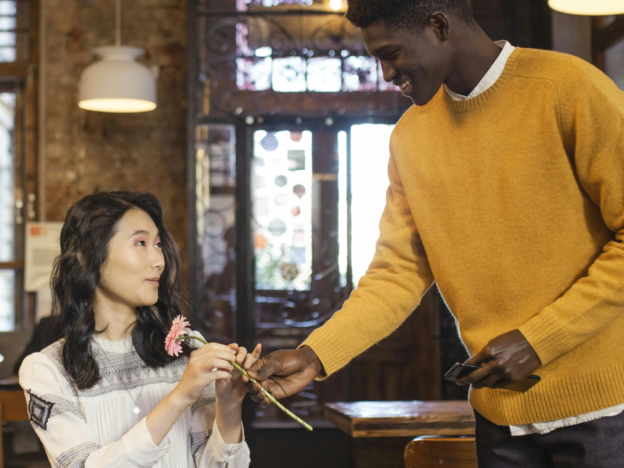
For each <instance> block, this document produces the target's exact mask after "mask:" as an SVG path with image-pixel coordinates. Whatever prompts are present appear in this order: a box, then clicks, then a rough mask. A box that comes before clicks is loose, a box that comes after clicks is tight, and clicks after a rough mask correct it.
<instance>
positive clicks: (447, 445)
mask: <svg viewBox="0 0 624 468" xmlns="http://www.w3.org/2000/svg"><path fill="white" fill-rule="evenodd" d="M434 467H435V468H441V467H443V468H477V452H476V446H475V439H474V437H435V436H423V437H418V438H416V439H414V440H413V441H411V442H410V443H409V444H408V445H407V448H406V449H405V468H434Z"/></svg>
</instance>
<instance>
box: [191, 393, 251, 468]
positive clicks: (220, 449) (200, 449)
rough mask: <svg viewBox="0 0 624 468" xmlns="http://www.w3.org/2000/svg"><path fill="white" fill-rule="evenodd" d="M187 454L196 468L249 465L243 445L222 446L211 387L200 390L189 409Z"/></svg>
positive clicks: (246, 450)
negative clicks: (189, 449) (189, 452)
mask: <svg viewBox="0 0 624 468" xmlns="http://www.w3.org/2000/svg"><path fill="white" fill-rule="evenodd" d="M191 412H192V414H193V419H192V423H191V452H192V454H193V458H194V459H195V465H196V466H197V468H247V467H248V466H249V463H250V456H249V447H248V446H247V443H246V442H245V433H244V430H243V441H242V442H240V443H238V444H226V443H225V442H224V441H223V438H222V437H221V432H219V427H218V426H217V421H216V407H215V392H214V383H211V384H210V385H209V386H208V387H206V388H205V389H204V391H203V392H202V395H201V397H200V398H199V399H198V400H197V402H196V403H194V404H193V406H192V407H191Z"/></svg>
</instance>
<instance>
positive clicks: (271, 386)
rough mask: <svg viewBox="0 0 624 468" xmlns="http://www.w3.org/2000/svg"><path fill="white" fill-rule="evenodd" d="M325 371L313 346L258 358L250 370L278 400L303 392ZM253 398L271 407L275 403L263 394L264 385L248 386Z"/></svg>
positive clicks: (251, 374)
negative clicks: (261, 387)
mask: <svg viewBox="0 0 624 468" xmlns="http://www.w3.org/2000/svg"><path fill="white" fill-rule="evenodd" d="M322 370H323V365H322V364H321V361H320V360H319V358H318V356H317V355H316V353H315V352H314V351H312V348H310V347H309V346H303V347H301V348H299V349H293V350H288V351H275V352H273V353H271V354H269V355H268V356H265V357H263V358H262V359H258V361H256V363H255V364H254V365H253V366H251V369H250V370H249V371H248V372H249V375H250V376H251V377H253V378H254V379H256V380H257V381H258V382H262V386H263V387H264V388H265V389H267V390H268V391H269V392H270V393H272V394H273V396H275V398H278V399H280V398H285V397H287V396H290V395H294V394H295V393H298V392H300V391H301V390H303V389H304V388H305V387H306V386H307V385H308V384H309V383H310V382H312V380H314V378H315V377H317V376H318V375H319V374H320V373H321V372H322ZM247 391H248V392H249V393H251V399H252V400H254V401H259V402H261V403H263V404H264V405H269V404H270V403H271V401H270V400H269V399H268V398H267V397H266V395H265V394H264V393H263V392H262V391H261V389H260V385H258V384H253V386H252V385H250V384H248V385H247Z"/></svg>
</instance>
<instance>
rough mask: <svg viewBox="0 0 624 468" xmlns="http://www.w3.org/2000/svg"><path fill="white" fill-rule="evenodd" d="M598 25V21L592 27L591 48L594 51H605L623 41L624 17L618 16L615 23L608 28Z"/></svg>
mask: <svg viewBox="0 0 624 468" xmlns="http://www.w3.org/2000/svg"><path fill="white" fill-rule="evenodd" d="M600 19H602V18H600ZM597 23H598V24H597ZM599 23H600V22H599V21H594V23H593V25H592V26H593V28H592V29H593V31H592V47H593V48H594V51H605V50H607V49H608V48H609V47H611V46H612V45H614V44H616V43H618V42H619V41H621V40H622V39H624V15H618V16H617V17H616V18H615V21H614V22H613V23H611V24H609V25H608V26H604V27H600V26H599Z"/></svg>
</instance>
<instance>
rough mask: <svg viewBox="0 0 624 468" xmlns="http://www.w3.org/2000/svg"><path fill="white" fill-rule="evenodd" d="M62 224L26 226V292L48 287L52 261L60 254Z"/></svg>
mask: <svg viewBox="0 0 624 468" xmlns="http://www.w3.org/2000/svg"><path fill="white" fill-rule="evenodd" d="M62 228H63V223H28V224H27V225H26V262H25V276H26V277H25V281H24V282H25V284H24V289H25V290H26V291H30V292H33V291H39V290H41V289H47V288H49V286H50V276H51V275H52V266H53V264H54V259H55V258H56V257H57V256H58V255H59V254H60V252H61V245H60V239H61V229H62Z"/></svg>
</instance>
